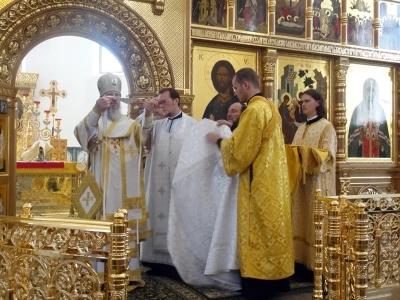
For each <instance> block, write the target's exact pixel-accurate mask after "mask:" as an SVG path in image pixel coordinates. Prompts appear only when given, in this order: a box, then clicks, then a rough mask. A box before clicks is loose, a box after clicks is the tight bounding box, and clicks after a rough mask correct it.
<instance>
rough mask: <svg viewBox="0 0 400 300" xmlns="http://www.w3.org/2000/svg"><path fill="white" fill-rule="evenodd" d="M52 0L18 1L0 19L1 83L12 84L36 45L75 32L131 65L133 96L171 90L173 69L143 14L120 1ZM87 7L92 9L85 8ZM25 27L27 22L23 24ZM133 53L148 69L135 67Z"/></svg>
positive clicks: (128, 74) (129, 69)
mask: <svg viewBox="0 0 400 300" xmlns="http://www.w3.org/2000/svg"><path fill="white" fill-rule="evenodd" d="M50 2H54V4H55V5H54V6H53V5H51V3H49V2H48V1H47V2H45V3H44V2H38V1H24V0H21V1H17V2H15V3H14V4H13V5H12V6H10V7H8V8H7V9H6V10H4V11H3V13H2V14H1V15H0V34H1V36H2V41H3V42H2V43H1V45H0V82H4V83H8V84H11V79H12V76H13V74H16V68H17V67H18V64H19V62H20V61H21V60H22V57H23V56H24V55H25V54H26V51H27V50H28V49H29V48H30V47H32V46H31V44H32V43H33V44H35V43H39V42H40V40H43V39H45V38H48V37H51V36H54V35H62V33H63V32H68V33H71V31H72V32H74V33H76V34H78V35H81V36H85V37H88V38H90V39H94V40H100V41H101V43H102V44H104V45H107V46H109V47H110V48H111V49H113V50H114V53H115V54H116V56H117V57H118V58H119V59H120V60H121V61H122V62H124V63H125V65H126V66H127V67H128V72H126V76H127V79H128V80H127V81H128V82H130V83H131V84H132V86H131V92H133V93H136V94H139V93H145V92H153V93H154V91H156V90H159V89H160V88H163V87H171V86H172V85H173V78H172V73H171V67H170V64H169V61H168V59H167V57H166V54H165V51H164V49H163V47H162V46H161V43H160V42H159V40H158V38H157V36H156V35H155V33H154V32H153V31H152V30H151V29H150V28H149V26H148V25H147V23H145V22H144V21H143V19H142V17H141V16H139V15H138V14H136V13H135V12H134V11H133V10H131V9H130V8H129V7H128V6H127V5H126V4H124V3H121V2H120V1H106V2H105V1H103V2H100V3H98V2H97V1H94V2H93V1H90V0H83V1H79V3H71V2H70V1H67V0H64V1H61V2H60V1H57V0H53V1H50ZM82 5H84V6H85V7H86V8H87V9H89V10H88V11H86V10H82V9H81V7H82ZM20 24H23V25H22V26H21V25H20ZM133 53H136V56H137V55H140V56H141V57H142V58H141V60H142V61H143V65H141V66H140V67H137V66H136V65H135V64H132V63H131V62H132V59H131V56H132V54H133Z"/></svg>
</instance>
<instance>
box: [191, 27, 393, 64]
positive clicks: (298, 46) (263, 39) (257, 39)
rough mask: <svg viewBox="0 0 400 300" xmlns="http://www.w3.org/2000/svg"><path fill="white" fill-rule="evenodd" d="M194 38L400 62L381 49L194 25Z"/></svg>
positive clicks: (390, 52)
mask: <svg viewBox="0 0 400 300" xmlns="http://www.w3.org/2000/svg"><path fill="white" fill-rule="evenodd" d="M191 33H192V38H194V39H208V40H213V41H215V42H232V43H240V44H242V45H246V46H251V45H253V46H264V47H273V48H277V49H282V50H298V51H303V52H312V53H315V54H327V55H334V56H344V57H354V58H365V59H373V60H379V61H384V62H389V61H390V62H400V53H399V52H397V51H387V50H380V49H361V48H357V47H354V46H349V45H336V44H332V43H324V42H319V41H304V40H303V41H300V40H294V39H292V38H290V37H283V36H280V37H275V36H259V35H252V34H247V33H238V32H227V31H223V30H218V29H208V28H207V29H204V28H197V27H196V26H193V25H192V28H191Z"/></svg>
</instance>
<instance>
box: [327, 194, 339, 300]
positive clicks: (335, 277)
mask: <svg viewBox="0 0 400 300" xmlns="http://www.w3.org/2000/svg"><path fill="white" fill-rule="evenodd" d="M340 219H341V218H340V212H339V202H338V201H336V200H335V201H332V202H330V203H329V208H328V232H327V248H328V249H327V250H328V260H327V262H326V264H325V266H326V268H327V281H328V294H329V299H330V300H339V299H341V298H340V273H341V272H340V261H341V252H340V250H341V249H340V245H341V235H340V223H341V222H340Z"/></svg>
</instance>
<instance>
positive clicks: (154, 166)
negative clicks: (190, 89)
mask: <svg viewBox="0 0 400 300" xmlns="http://www.w3.org/2000/svg"><path fill="white" fill-rule="evenodd" d="M156 100H157V104H158V105H159V107H160V108H161V110H162V112H163V114H164V116H165V117H166V118H165V119H163V120H157V121H155V122H154V127H153V129H152V130H147V132H146V134H147V143H146V147H147V149H148V150H149V153H148V155H147V159H146V167H145V168H146V170H145V172H146V174H147V177H146V181H147V182H146V204H147V209H148V212H149V216H150V222H151V229H152V233H153V235H152V237H151V238H149V239H147V240H146V241H145V242H143V243H142V245H141V246H142V248H141V260H142V262H143V264H144V265H145V266H149V267H150V268H151V269H152V270H151V271H150V272H149V273H150V274H153V275H168V276H172V277H175V276H177V274H176V270H175V268H174V267H173V262H172V259H171V256H170V254H169V252H168V247H167V238H168V236H167V233H168V219H169V206H170V199H171V184H172V181H173V178H174V174H175V169H176V165H177V163H178V158H179V154H180V153H181V147H182V142H183V139H184V137H185V134H186V133H187V132H188V131H189V130H190V128H191V127H192V125H193V124H195V123H196V120H195V119H193V118H192V117H190V116H188V115H187V114H185V113H184V112H182V110H181V108H180V96H179V94H178V92H177V91H176V90H175V89H172V88H166V89H162V90H161V91H160V92H159V96H158V99H156ZM157 104H154V102H152V101H151V100H147V101H145V102H144V107H145V108H146V111H148V112H152V111H153V110H154V109H155V107H156V106H157ZM145 119H146V120H145V123H146V122H149V123H150V122H152V117H150V118H149V117H146V118H145ZM149 119H150V120H149Z"/></svg>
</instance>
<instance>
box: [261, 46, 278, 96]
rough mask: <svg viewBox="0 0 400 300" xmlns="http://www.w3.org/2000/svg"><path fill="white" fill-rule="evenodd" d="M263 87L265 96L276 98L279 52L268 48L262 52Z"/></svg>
mask: <svg viewBox="0 0 400 300" xmlns="http://www.w3.org/2000/svg"><path fill="white" fill-rule="evenodd" d="M261 55H262V87H261V90H262V92H263V93H264V96H265V98H267V99H274V98H275V97H274V82H275V69H276V61H277V59H278V54H277V52H276V50H272V49H267V50H263V52H262V54H261Z"/></svg>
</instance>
